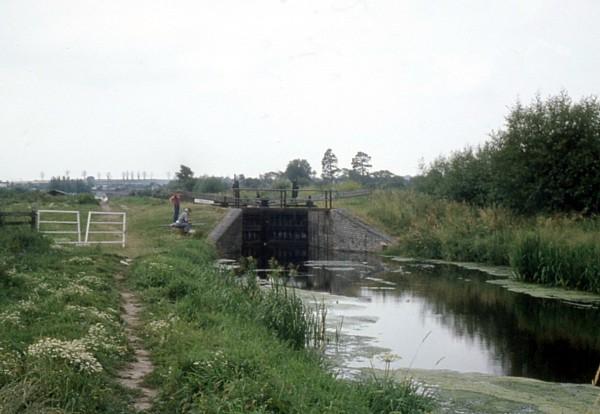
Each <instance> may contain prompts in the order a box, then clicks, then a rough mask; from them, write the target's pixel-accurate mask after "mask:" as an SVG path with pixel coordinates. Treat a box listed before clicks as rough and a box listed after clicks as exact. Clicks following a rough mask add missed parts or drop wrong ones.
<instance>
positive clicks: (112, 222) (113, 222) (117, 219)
mask: <svg viewBox="0 0 600 414" xmlns="http://www.w3.org/2000/svg"><path fill="white" fill-rule="evenodd" d="M98 216H99V217H98ZM94 217H97V218H98V221H94V220H93V218H94ZM95 226H100V228H103V229H104V230H98V229H95V228H94V227H95ZM91 234H114V235H119V236H121V237H119V238H118V239H115V240H90V235H91ZM126 234H127V213H124V212H115V211H90V212H88V218H87V225H86V229H85V241H84V243H85V244H92V243H102V244H121V245H122V246H123V247H125V242H126V237H127V236H126Z"/></svg>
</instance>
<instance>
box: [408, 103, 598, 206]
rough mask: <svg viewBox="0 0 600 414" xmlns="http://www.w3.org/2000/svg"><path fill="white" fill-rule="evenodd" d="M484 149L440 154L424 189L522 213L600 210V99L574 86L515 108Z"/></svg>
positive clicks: (418, 184)
mask: <svg viewBox="0 0 600 414" xmlns="http://www.w3.org/2000/svg"><path fill="white" fill-rule="evenodd" d="M491 138H492V139H491V141H490V142H488V143H486V144H485V145H483V146H482V147H479V148H477V149H473V148H466V149H464V150H462V151H458V152H455V153H453V154H451V155H450V156H449V157H440V158H438V159H437V160H436V161H435V162H433V163H432V164H431V165H430V166H429V167H428V168H427V169H426V170H425V171H423V175H422V176H421V177H419V178H418V179H417V180H415V183H414V185H415V187H416V188H417V189H419V190H422V191H425V192H428V193H431V194H434V195H438V196H441V197H445V198H449V199H452V200H457V201H466V202H469V203H472V204H477V205H494V204H500V205H503V206H505V207H509V208H511V209H513V210H516V211H519V212H522V213H530V214H532V213H537V212H540V211H551V212H581V213H584V214H594V213H598V212H600V103H598V101H597V99H596V98H594V97H591V98H584V99H582V100H581V101H580V102H578V103H573V102H572V101H571V99H570V98H569V97H568V96H567V94H566V93H564V92H563V93H561V94H559V95H558V96H554V97H550V98H548V99H547V100H542V99H541V98H540V97H539V96H538V97H536V99H535V100H534V101H533V102H532V103H531V104H530V105H528V106H524V105H522V104H521V103H519V102H517V104H516V105H515V106H514V107H513V108H512V109H511V111H510V113H509V115H508V116H507V118H506V126H505V129H504V130H500V131H497V132H494V133H493V134H492V135H491Z"/></svg>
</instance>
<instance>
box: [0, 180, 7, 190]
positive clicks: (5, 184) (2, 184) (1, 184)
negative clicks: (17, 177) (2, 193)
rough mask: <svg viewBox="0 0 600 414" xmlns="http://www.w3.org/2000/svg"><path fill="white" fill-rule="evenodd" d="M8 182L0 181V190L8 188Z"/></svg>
mask: <svg viewBox="0 0 600 414" xmlns="http://www.w3.org/2000/svg"><path fill="white" fill-rule="evenodd" d="M8 185H9V182H8V181H0V188H8Z"/></svg>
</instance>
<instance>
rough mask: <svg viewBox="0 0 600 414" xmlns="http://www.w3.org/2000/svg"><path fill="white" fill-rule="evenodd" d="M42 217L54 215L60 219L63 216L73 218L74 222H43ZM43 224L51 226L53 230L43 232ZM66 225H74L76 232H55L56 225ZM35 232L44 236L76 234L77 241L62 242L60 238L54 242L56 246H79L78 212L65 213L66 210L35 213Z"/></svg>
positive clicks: (79, 224) (79, 222) (79, 225)
mask: <svg viewBox="0 0 600 414" xmlns="http://www.w3.org/2000/svg"><path fill="white" fill-rule="evenodd" d="M42 215H46V216H48V215H50V216H52V215H54V216H55V217H56V216H57V215H58V216H60V217H61V218H63V217H64V216H70V215H74V216H75V221H73V220H43V217H42ZM43 224H48V225H52V226H53V228H54V229H55V230H44V229H43V227H44V226H42V225H43ZM64 224H68V225H69V226H73V225H76V226H77V230H56V225H64ZM36 226H37V231H38V232H40V233H44V234H56V235H59V234H63V235H67V234H76V235H77V240H64V239H60V238H55V239H54V242H55V243H57V244H81V218H80V215H79V211H66V210H38V211H37V220H36Z"/></svg>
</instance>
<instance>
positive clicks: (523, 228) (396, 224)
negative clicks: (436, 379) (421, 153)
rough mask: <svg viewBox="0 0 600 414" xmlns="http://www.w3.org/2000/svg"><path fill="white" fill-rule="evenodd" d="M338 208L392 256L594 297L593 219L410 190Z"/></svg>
mask: <svg viewBox="0 0 600 414" xmlns="http://www.w3.org/2000/svg"><path fill="white" fill-rule="evenodd" d="M339 205H340V206H342V207H346V208H349V209H351V210H352V211H354V212H355V213H356V214H358V215H359V216H361V217H362V218H364V219H365V220H366V221H369V222H371V223H372V224H374V225H376V226H380V227H381V228H384V229H386V230H387V231H388V232H390V233H391V234H392V235H394V236H396V237H397V240H398V243H397V245H396V246H394V247H393V248H392V250H391V252H392V254H403V255H409V256H414V257H421V258H431V259H444V260H454V261H474V262H480V263H489V264H494V265H511V266H513V269H514V270H515V273H516V275H517V277H519V278H521V279H523V280H525V281H531V282H537V283H544V284H548V285H552V286H559V287H565V288H571V289H580V290H586V291H590V292H595V293H600V248H599V247H598V246H600V220H599V219H598V218H597V217H592V218H589V217H588V218H583V217H579V216H574V217H568V216H537V217H523V216H517V215H515V214H513V213H511V212H510V211H508V210H505V209H501V208H477V207H473V206H469V205H467V204H464V203H456V202H451V201H447V200H441V199H437V198H434V197H431V196H428V195H425V194H420V193H415V192H410V191H378V192H375V193H373V194H372V195H371V196H370V197H363V198H357V199H352V200H340V201H339Z"/></svg>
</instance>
